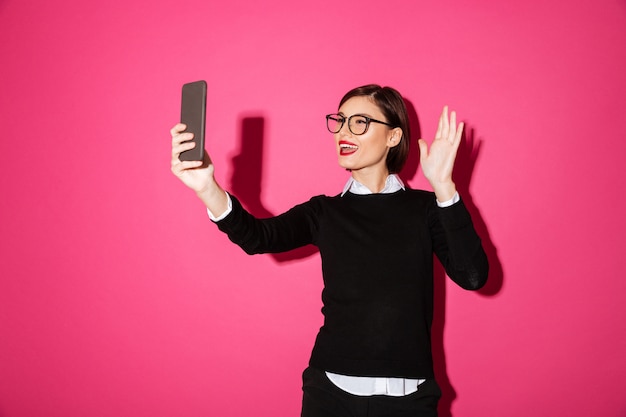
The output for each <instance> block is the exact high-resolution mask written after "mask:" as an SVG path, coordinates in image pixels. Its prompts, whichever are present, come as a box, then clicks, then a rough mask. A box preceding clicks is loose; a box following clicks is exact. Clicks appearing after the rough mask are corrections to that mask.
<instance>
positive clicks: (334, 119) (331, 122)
mask: <svg viewBox="0 0 626 417" xmlns="http://www.w3.org/2000/svg"><path fill="white" fill-rule="evenodd" d="M344 121H345V119H344V118H343V117H341V116H339V115H338V114H329V115H328V116H326V127H327V128H328V130H330V132H331V133H337V132H339V131H340V130H341V126H343V122H344Z"/></svg>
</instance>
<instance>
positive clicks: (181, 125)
mask: <svg viewBox="0 0 626 417" xmlns="http://www.w3.org/2000/svg"><path fill="white" fill-rule="evenodd" d="M185 129H187V125H186V124H184V123H176V124H175V125H174V126H173V127H172V129H170V134H171V135H172V136H175V135H177V134H179V133H181V132H184V131H185Z"/></svg>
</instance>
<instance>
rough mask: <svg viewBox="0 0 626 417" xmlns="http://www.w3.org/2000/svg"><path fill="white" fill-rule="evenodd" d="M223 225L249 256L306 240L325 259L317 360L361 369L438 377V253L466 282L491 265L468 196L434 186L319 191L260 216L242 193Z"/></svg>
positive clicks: (340, 369)
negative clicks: (434, 340) (440, 196)
mask: <svg viewBox="0 0 626 417" xmlns="http://www.w3.org/2000/svg"><path fill="white" fill-rule="evenodd" d="M232 200H233V210H232V212H231V213H230V214H229V215H228V216H226V218H224V219H223V220H221V221H219V222H218V223H217V224H218V227H219V228H220V230H222V231H223V232H225V233H227V234H228V236H229V238H230V239H231V240H232V241H233V242H235V243H236V244H238V245H239V246H240V247H241V248H242V249H244V250H245V251H246V252H247V253H249V254H255V253H267V252H283V251H287V250H290V249H294V248H297V247H300V246H304V245H306V244H313V245H316V246H317V247H318V248H319V251H320V255H321V258H322V272H323V278H324V290H323V292H322V301H323V303H324V306H323V308H322V313H323V314H324V325H323V326H322V327H321V329H320V331H319V333H318V335H317V339H316V341H315V346H314V348H313V352H312V354H311V360H310V365H311V366H314V367H317V368H319V369H322V370H326V371H330V372H334V373H339V374H344V375H354V376H382V377H404V378H433V376H434V375H433V365H432V354H431V346H430V329H431V323H432V316H433V252H434V253H435V254H436V255H437V257H438V258H439V260H440V261H441V263H442V264H443V266H444V268H445V269H446V272H447V274H448V276H450V278H452V279H453V280H454V281H455V282H456V283H457V284H458V285H460V286H461V287H463V288H465V289H470V290H475V289H479V288H480V287H482V286H483V285H484V283H485V282H486V280H487V272H488V268H489V267H488V262H487V257H486V255H485V252H484V251H483V248H482V246H481V242H480V238H479V237H478V235H477V234H476V232H475V230H474V227H473V225H472V221H471V218H470V215H469V213H468V211H467V209H466V208H465V205H464V204H463V202H462V201H461V202H459V203H457V204H454V205H452V206H450V207H447V208H439V207H438V206H437V205H436V202H435V197H434V194H433V193H430V192H426V191H420V190H409V189H407V190H404V191H398V192H395V193H392V194H371V195H355V194H351V193H346V194H345V195H344V196H343V197H341V196H335V197H327V196H317V197H313V198H312V199H311V200H309V201H308V202H306V203H303V204H300V205H298V206H296V207H294V208H292V209H291V210H289V211H287V212H286V213H284V214H281V215H279V216H276V217H273V218H269V219H256V218H254V217H253V216H252V215H250V214H249V213H248V212H246V211H245V210H244V209H243V208H242V206H241V204H240V203H239V202H238V201H237V199H236V198H234V197H233V198H232Z"/></svg>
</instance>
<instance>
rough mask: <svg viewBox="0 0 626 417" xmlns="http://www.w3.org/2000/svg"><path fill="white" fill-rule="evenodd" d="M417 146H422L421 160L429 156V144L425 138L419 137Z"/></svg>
mask: <svg viewBox="0 0 626 417" xmlns="http://www.w3.org/2000/svg"><path fill="white" fill-rule="evenodd" d="M417 146H418V147H419V148H420V160H424V159H426V157H427V156H428V144H427V143H426V141H425V140H424V139H418V141H417Z"/></svg>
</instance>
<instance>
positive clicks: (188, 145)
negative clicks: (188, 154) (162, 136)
mask: <svg viewBox="0 0 626 417" xmlns="http://www.w3.org/2000/svg"><path fill="white" fill-rule="evenodd" d="M195 147H196V142H182V143H178V144H176V145H175V146H172V160H178V159H179V157H180V154H181V153H183V152H185V151H188V150H190V149H193V148H195Z"/></svg>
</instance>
